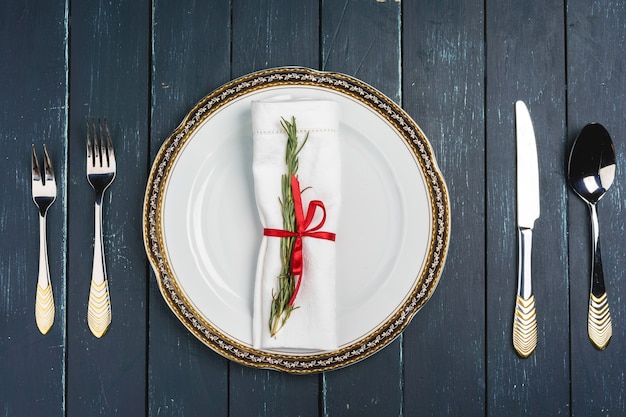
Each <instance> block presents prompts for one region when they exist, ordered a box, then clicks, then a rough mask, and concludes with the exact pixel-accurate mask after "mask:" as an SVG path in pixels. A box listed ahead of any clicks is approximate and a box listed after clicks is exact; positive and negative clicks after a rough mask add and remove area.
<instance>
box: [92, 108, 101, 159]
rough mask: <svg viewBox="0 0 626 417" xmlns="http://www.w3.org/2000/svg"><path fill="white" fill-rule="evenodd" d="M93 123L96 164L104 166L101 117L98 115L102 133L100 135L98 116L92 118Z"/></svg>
mask: <svg viewBox="0 0 626 417" xmlns="http://www.w3.org/2000/svg"><path fill="white" fill-rule="evenodd" d="M91 124H92V126H93V154H94V164H95V165H97V166H100V167H102V124H101V123H100V117H98V125H99V127H100V135H98V126H96V118H95V117H92V118H91Z"/></svg>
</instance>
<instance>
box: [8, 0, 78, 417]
mask: <svg viewBox="0 0 626 417" xmlns="http://www.w3.org/2000/svg"><path fill="white" fill-rule="evenodd" d="M68 26H69V25H68V20H67V15H66V8H65V3H64V2H60V1H57V2H45V3H43V4H42V3H40V2H36V1H5V2H2V3H1V4H0V53H1V54H2V56H3V58H2V60H0V79H1V80H2V81H3V83H2V84H3V88H2V94H1V95H0V109H2V110H1V111H0V148H2V163H0V189H2V190H3V197H4V198H3V199H2V203H1V204H0V234H1V235H2V239H0V253H2V262H0V277H1V278H0V281H1V282H2V292H1V293H0V311H2V314H0V329H1V330H0V357H2V361H0V375H1V376H0V380H1V381H2V389H1V390H0V414H2V415H7V416H33V417H35V416H63V415H64V410H63V398H64V394H65V392H64V381H65V365H66V364H65V353H66V349H65V337H66V332H65V302H66V294H65V292H66V281H65V279H66V267H65V261H66V258H65V251H64V246H65V238H66V235H67V223H66V216H67V201H66V199H67V192H66V183H67V178H66V158H67V90H68V86H67V68H68V63H67V59H66V51H67V33H68V29H69V28H68ZM33 28H37V30H33ZM44 143H45V144H46V145H47V146H48V151H49V153H50V158H51V160H52V164H53V168H54V170H55V176H56V181H57V194H58V195H57V200H56V201H55V203H54V204H53V205H52V206H51V208H50V209H49V211H48V225H47V229H48V233H47V236H48V255H49V265H50V275H51V283H52V291H53V296H54V299H55V308H56V314H55V321H54V324H53V326H52V329H51V330H50V331H49V333H48V334H47V335H45V336H44V335H42V334H41V333H40V332H39V330H38V329H37V326H36V324H35V315H34V306H35V292H36V286H37V274H38V260H39V258H38V256H39V223H38V215H37V208H36V207H35V205H34V204H33V202H32V199H31V198H32V195H31V178H30V177H31V175H30V169H31V167H30V164H31V162H30V159H31V144H34V145H35V146H36V150H37V153H38V155H39V158H40V164H41V163H42V162H41V161H42V158H43V146H42V145H43V144H44Z"/></svg>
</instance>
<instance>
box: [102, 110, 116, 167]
mask: <svg viewBox="0 0 626 417" xmlns="http://www.w3.org/2000/svg"><path fill="white" fill-rule="evenodd" d="M104 129H105V132H106V149H107V162H108V164H109V165H113V164H114V163H115V152H114V151H113V140H112V139H111V131H110V130H109V120H108V119H107V118H106V117H105V118H104Z"/></svg>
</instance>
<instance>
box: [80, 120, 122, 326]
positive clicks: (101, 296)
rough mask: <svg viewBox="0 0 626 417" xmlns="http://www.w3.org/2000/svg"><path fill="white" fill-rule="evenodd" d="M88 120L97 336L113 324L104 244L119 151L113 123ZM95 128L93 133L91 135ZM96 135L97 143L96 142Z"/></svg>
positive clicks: (90, 314)
mask: <svg viewBox="0 0 626 417" xmlns="http://www.w3.org/2000/svg"><path fill="white" fill-rule="evenodd" d="M86 122H87V180H88V181H89V184H91V186H92V187H93V189H94V191H95V233H94V245H93V266H92V270H91V287H90V289H89V306H88V309H87V322H88V324H89V329H91V332H92V333H93V334H94V336H96V337H102V336H103V335H104V334H105V333H106V331H107V330H108V329H109V326H110V325H111V299H110V296H109V284H108V279H107V269H106V262H105V258H104V244H103V242H102V200H103V197H104V192H105V190H106V189H107V188H108V187H109V185H111V183H112V182H113V180H114V179H115V171H116V169H115V153H114V152H113V143H112V141H111V132H110V131H109V123H108V121H107V119H106V117H105V118H104V125H103V123H102V121H101V120H100V118H99V117H98V118H97V125H96V119H95V118H92V119H91V123H90V120H89V118H86ZM90 131H91V134H90ZM92 136H93V143H92Z"/></svg>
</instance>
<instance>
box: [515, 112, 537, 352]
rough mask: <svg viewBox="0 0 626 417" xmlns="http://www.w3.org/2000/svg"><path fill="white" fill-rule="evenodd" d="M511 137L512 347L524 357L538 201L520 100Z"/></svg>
mask: <svg viewBox="0 0 626 417" xmlns="http://www.w3.org/2000/svg"><path fill="white" fill-rule="evenodd" d="M515 136H516V143H517V231H518V253H519V259H518V276H517V297H516V300H515V314H514V319H513V346H514V347H515V350H516V351H517V353H518V354H519V355H520V356H521V357H522V358H527V357H528V356H530V355H531V354H532V353H533V352H534V350H535V348H536V346H537V314H536V310H535V296H534V294H533V289H532V280H531V258H532V236H533V227H534V225H535V221H536V220H537V219H538V218H539V214H540V204H539V164H538V161H537V145H536V143H535V132H534V129H533V124H532V120H531V118H530V114H529V112H528V108H527V107H526V104H525V103H524V102H523V101H517V102H516V103H515Z"/></svg>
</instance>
